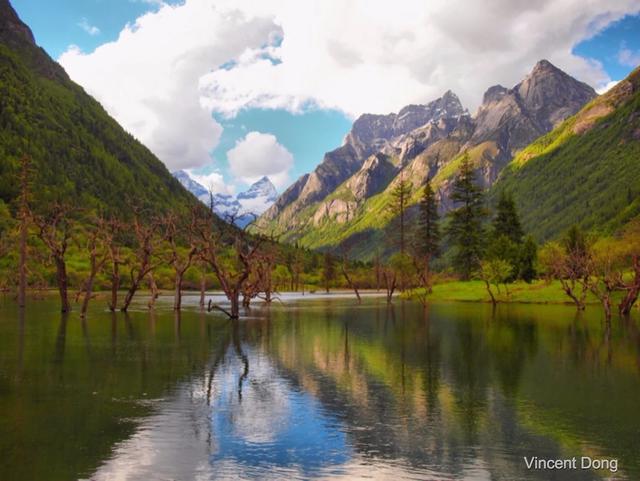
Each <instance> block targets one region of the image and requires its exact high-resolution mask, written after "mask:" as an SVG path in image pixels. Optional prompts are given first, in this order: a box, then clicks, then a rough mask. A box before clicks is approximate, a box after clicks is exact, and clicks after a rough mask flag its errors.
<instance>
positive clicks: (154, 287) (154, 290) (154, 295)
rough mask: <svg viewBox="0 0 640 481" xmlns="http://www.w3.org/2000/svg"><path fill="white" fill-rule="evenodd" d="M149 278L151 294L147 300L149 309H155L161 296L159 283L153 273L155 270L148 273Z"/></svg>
mask: <svg viewBox="0 0 640 481" xmlns="http://www.w3.org/2000/svg"><path fill="white" fill-rule="evenodd" d="M147 280H148V282H149V291H150V293H151V295H150V296H149V302H147V307H148V308H149V309H153V308H154V307H155V306H156V300H157V299H158V297H159V296H160V290H159V289H158V284H157V283H156V278H155V277H154V275H153V270H151V271H150V272H149V274H147Z"/></svg>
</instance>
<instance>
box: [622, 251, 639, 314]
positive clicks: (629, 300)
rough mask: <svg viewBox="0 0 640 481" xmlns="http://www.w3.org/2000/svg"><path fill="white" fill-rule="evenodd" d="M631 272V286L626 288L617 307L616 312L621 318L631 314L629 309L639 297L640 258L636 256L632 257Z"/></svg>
mask: <svg viewBox="0 0 640 481" xmlns="http://www.w3.org/2000/svg"><path fill="white" fill-rule="evenodd" d="M633 270H634V278H633V280H632V281H631V285H629V286H628V287H627V293H626V294H625V296H624V297H623V298H622V301H620V305H619V306H618V311H619V312H620V314H622V315H623V316H628V315H629V314H631V309H632V308H633V305H634V304H635V303H636V301H637V300H638V296H639V295H640V256H639V255H636V256H634V257H633Z"/></svg>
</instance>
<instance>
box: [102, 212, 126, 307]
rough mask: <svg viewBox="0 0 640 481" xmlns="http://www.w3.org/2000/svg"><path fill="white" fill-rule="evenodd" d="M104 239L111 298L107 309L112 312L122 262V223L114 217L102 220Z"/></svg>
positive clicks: (118, 288)
mask: <svg viewBox="0 0 640 481" xmlns="http://www.w3.org/2000/svg"><path fill="white" fill-rule="evenodd" d="M104 229H105V240H106V244H107V252H108V254H109V255H108V260H109V262H110V263H111V274H110V278H111V299H110V301H109V304H108V305H109V310H110V311H111V312H114V311H115V310H116V309H117V308H118V291H119V290H120V266H121V265H122V264H123V263H124V259H123V258H122V245H121V243H120V239H119V237H120V235H121V233H122V231H123V223H122V222H121V221H120V220H118V219H116V218H115V217H112V218H110V219H109V220H106V221H105V222H104Z"/></svg>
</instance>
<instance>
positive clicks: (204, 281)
mask: <svg viewBox="0 0 640 481" xmlns="http://www.w3.org/2000/svg"><path fill="white" fill-rule="evenodd" d="M199 263H200V262H199ZM203 264H204V263H203ZM206 295H207V273H206V272H205V271H204V268H203V270H202V273H201V274H200V304H199V305H200V309H204V307H205V298H206Z"/></svg>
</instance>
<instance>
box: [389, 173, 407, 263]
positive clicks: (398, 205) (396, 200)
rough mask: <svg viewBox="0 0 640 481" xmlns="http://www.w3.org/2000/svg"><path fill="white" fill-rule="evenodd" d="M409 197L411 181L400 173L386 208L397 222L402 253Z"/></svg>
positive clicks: (403, 250) (404, 243)
mask: <svg viewBox="0 0 640 481" xmlns="http://www.w3.org/2000/svg"><path fill="white" fill-rule="evenodd" d="M410 199H411V182H409V181H408V180H405V178H404V173H401V174H400V180H399V182H398V183H397V184H396V186H395V187H394V188H393V190H392V191H391V200H390V202H389V205H388V207H387V208H388V210H389V212H390V214H391V216H392V218H394V219H397V222H398V224H399V225H398V231H397V235H398V239H397V240H398V243H399V247H400V253H402V254H404V252H405V247H406V242H405V233H406V210H407V207H409V200H410Z"/></svg>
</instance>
